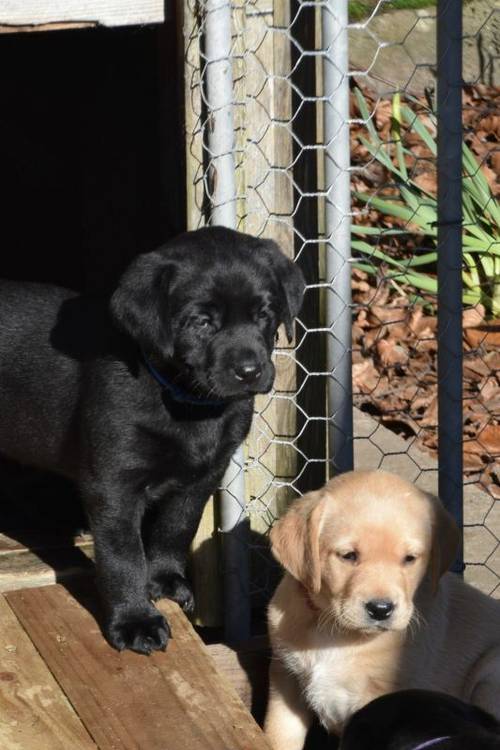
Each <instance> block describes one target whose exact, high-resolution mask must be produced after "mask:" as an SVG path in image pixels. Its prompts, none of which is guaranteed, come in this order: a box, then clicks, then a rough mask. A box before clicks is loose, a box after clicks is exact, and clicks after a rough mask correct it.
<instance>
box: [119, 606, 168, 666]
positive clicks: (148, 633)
mask: <svg viewBox="0 0 500 750" xmlns="http://www.w3.org/2000/svg"><path fill="white" fill-rule="evenodd" d="M106 630H107V636H108V640H109V642H110V643H111V645H112V646H114V647H115V648H116V649H118V651H123V650H124V649H126V648H127V649H130V650H131V651H137V653H139V654H146V655H149V654H150V653H151V652H152V651H165V649H166V647H167V643H168V639H169V638H170V627H169V624H168V622H167V621H166V620H165V618H164V617H163V615H161V614H160V613H159V612H158V610H156V609H155V608H154V607H150V608H147V607H144V609H140V610H132V611H128V612H127V611H124V612H120V613H119V614H117V615H114V616H113V617H112V618H111V620H110V622H109V623H108V626H107V629H106Z"/></svg>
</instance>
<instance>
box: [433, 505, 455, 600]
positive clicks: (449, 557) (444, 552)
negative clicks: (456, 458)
mask: <svg viewBox="0 0 500 750" xmlns="http://www.w3.org/2000/svg"><path fill="white" fill-rule="evenodd" d="M429 498H430V501H431V504H432V509H433V522H432V550H431V559H430V573H431V583H432V590H433V592H434V593H436V592H437V588H438V585H439V579H440V578H441V576H442V575H444V573H446V571H447V570H448V569H449V567H450V565H451V564H452V562H453V560H454V559H455V556H456V554H457V550H458V544H459V541H460V532H459V530H458V526H457V524H456V523H455V519H454V518H453V516H452V515H451V514H450V513H448V511H447V510H446V508H445V507H444V506H443V504H442V503H441V501H440V500H439V498H437V497H435V496H434V495H429Z"/></svg>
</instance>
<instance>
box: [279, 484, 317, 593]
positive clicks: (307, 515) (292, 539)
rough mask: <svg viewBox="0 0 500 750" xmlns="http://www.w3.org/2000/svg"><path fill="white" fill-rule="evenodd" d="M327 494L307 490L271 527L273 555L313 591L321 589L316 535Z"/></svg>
mask: <svg viewBox="0 0 500 750" xmlns="http://www.w3.org/2000/svg"><path fill="white" fill-rule="evenodd" d="M325 503H326V496H325V495H324V494H323V493H322V492H321V491H316V492H309V493H308V494H307V495H304V497H303V498H301V499H300V500H296V501H295V502H294V503H293V504H292V505H291V506H290V508H289V509H288V510H287V512H286V513H285V515H284V516H282V518H280V519H279V521H277V522H276V523H275V524H274V526H273V528H272V529H271V550H272V553H273V555H274V557H275V558H276V559H277V560H278V562H280V563H281V564H282V565H283V567H284V568H285V569H286V570H287V571H288V572H289V573H291V574H292V576H293V577H294V578H296V579H297V580H298V581H300V582H301V583H303V584H304V586H305V587H306V588H307V589H308V590H309V591H311V592H312V593H315V594H317V593H318V592H319V590H320V589H321V560H320V548H319V537H320V532H321V522H322V518H323V513H324V509H325Z"/></svg>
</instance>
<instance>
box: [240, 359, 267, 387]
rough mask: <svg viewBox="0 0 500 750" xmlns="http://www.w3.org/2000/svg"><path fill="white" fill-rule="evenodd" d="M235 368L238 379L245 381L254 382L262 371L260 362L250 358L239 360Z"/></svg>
mask: <svg viewBox="0 0 500 750" xmlns="http://www.w3.org/2000/svg"><path fill="white" fill-rule="evenodd" d="M233 369H234V375H235V377H236V379H237V380H241V381H242V382H243V383H253V382H254V381H255V380H257V378H258V377H260V375H261V373H262V368H261V366H260V365H259V363H258V362H255V361H254V360H250V359H249V360H245V361H243V362H239V363H238V364H237V365H235V366H234V368H233Z"/></svg>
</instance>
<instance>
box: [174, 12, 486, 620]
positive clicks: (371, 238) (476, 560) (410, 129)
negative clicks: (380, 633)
mask: <svg viewBox="0 0 500 750" xmlns="http://www.w3.org/2000/svg"><path fill="white" fill-rule="evenodd" d="M394 5H395V3H392V2H389V1H388V0H380V1H379V2H375V0H373V1H370V0H364V1H363V2H351V3H349V4H347V3H343V2H335V3H330V4H328V3H327V2H313V1H312V0H306V1H304V2H300V1H298V0H251V1H247V2H245V1H244V0H240V1H238V0H233V2H232V3H231V4H230V5H228V4H227V3H225V0H208V2H207V3H206V4H204V5H203V4H202V5H198V4H196V3H194V2H193V0H187V4H186V5H185V7H184V32H185V65H186V68H185V71H186V90H185V93H186V99H185V100H186V125H187V185H188V223H189V228H195V227H197V226H199V225H201V224H203V223H205V222H206V221H207V220H208V217H209V213H210V209H211V206H212V207H213V205H214V204H215V205H217V204H218V201H219V203H220V197H218V195H219V193H218V191H219V190H220V189H221V181H220V180H221V173H220V171H219V168H218V166H219V162H220V159H221V158H227V157H228V156H230V158H231V160H232V163H233V165H234V170H235V172H234V175H235V185H234V189H233V194H232V195H230V196H229V198H228V197H227V195H226V197H225V198H224V201H225V202H226V203H227V202H228V201H229V202H230V203H231V207H232V211H233V217H234V219H233V220H232V223H233V225H234V226H236V227H237V228H239V229H241V230H243V231H246V232H249V233H252V234H255V235H262V236H266V237H271V238H273V239H275V240H277V241H278V242H279V244H280V245H281V247H282V248H283V249H284V251H285V252H286V253H288V254H289V255H290V256H293V257H294V259H295V261H296V262H297V263H298V264H299V265H300V266H301V268H302V270H303V272H304V275H305V277H306V280H307V284H308V286H307V292H306V296H305V302H304V307H303V310H302V312H301V314H300V316H299V319H298V320H297V325H296V337H295V341H294V342H293V345H292V346H290V345H289V344H288V343H287V342H286V341H285V340H284V339H283V338H281V336H280V339H279V341H278V347H277V350H276V355H275V364H276V369H277V377H276V383H275V387H274V390H273V392H272V393H271V394H270V395H269V396H262V397H259V398H258V399H257V401H256V413H255V419H254V424H253V427H252V432H251V435H250V438H249V440H248V442H247V445H246V446H245V449H244V453H243V454H241V457H240V463H241V467H240V469H237V470H236V472H235V473H236V475H238V474H239V473H241V472H243V473H244V479H245V488H246V489H245V494H244V496H241V488H240V490H239V491H234V492H233V491H232V489H231V486H227V487H226V490H228V491H229V494H230V495H231V498H232V500H233V502H236V503H237V505H238V514H239V515H240V517H241V518H243V517H245V518H249V519H250V526H251V530H250V531H249V532H247V533H246V536H245V544H248V545H249V548H251V550H252V554H251V564H252V573H251V584H250V587H251V595H252V600H253V602H254V603H257V604H260V603H263V602H265V600H266V598H267V596H268V595H269V592H270V590H271V589H272V579H273V575H274V573H273V569H272V567H270V566H269V560H268V557H267V554H266V551H265V545H262V543H261V541H260V535H265V534H266V532H267V531H268V529H269V527H270V525H271V524H272V521H273V519H274V518H275V517H276V516H277V515H279V513H280V512H281V511H282V510H283V508H284V507H285V506H286V505H287V504H288V503H289V502H290V500H291V499H292V498H294V497H296V496H297V495H299V494H302V493H304V492H305V491H308V490H310V489H314V488H316V487H318V486H320V485H321V484H322V483H323V482H324V480H325V478H327V476H328V473H329V468H328V465H329V463H330V466H331V464H332V460H330V461H329V457H330V459H332V456H331V454H332V452H333V450H335V455H334V456H333V464H334V465H335V464H336V465H337V467H338V468H346V467H348V465H349V462H350V450H351V447H352V444H351V439H350V437H351V436H350V430H351V427H350V419H351V403H352V402H353V403H354V430H353V437H354V457H355V461H354V463H355V466H356V467H358V468H361V467H367V468H368V467H369V468H377V467H382V468H386V469H389V470H393V471H396V472H398V473H400V474H402V475H404V476H406V477H408V478H409V479H411V480H414V481H415V482H416V483H418V484H419V485H421V486H423V487H425V488H428V489H431V490H432V491H437V474H438V463H437V422H438V404H437V401H438V399H437V392H438V378H437V364H436V362H437V350H438V337H437V323H436V289H437V280H436V262H437V242H438V240H437V233H438V224H439V221H438V214H437V202H436V191H437V174H436V118H435V114H434V113H435V109H436V93H435V92H436V41H435V40H436V7H435V4H434V7H433V4H432V2H429V3H428V5H430V7H422V8H419V9H415V5H422V6H425V3H420V4H419V3H415V2H413V3H408V4H407V5H409V6H413V9H407V10H394V9H393V7H392V6H394ZM398 5H399V6H404V5H405V3H398ZM222 7H225V8H226V9H227V11H228V12H229V13H230V20H231V38H230V53H229V55H225V54H222V53H221V54H220V55H219V57H217V54H216V55H215V58H213V57H212V58H210V56H209V54H207V43H206V24H207V18H208V17H209V15H210V13H212V12H218V10H220V9H221V8H222ZM341 7H342V8H344V16H342V11H341V10H339V9H340V8H341ZM332 8H335V10H334V11H332ZM347 10H348V12H349V16H347ZM498 12H499V4H498V2H497V0H471V2H469V3H467V4H466V5H465V7H464V10H463V14H464V15H463V19H464V37H463V50H464V68H463V70H464V78H465V82H466V85H465V88H464V92H463V122H464V146H463V149H464V150H463V162H462V172H463V175H464V181H463V197H462V211H463V217H464V228H463V234H462V238H463V245H464V254H463V274H462V283H463V294H462V298H463V305H464V308H463V325H464V336H463V356H464V379H463V389H464V401H463V435H464V440H465V446H464V454H463V457H464V479H465V510H464V512H465V560H466V562H467V568H466V578H468V579H469V580H470V581H472V582H473V583H474V584H476V585H478V586H479V587H480V588H482V589H483V590H484V591H486V592H488V593H492V594H493V595H499V594H500V585H499V577H500V544H499V539H500V511H499V508H500V505H499V502H500V470H499V468H498V462H497V461H496V459H498V455H499V453H500V424H499V422H500V388H499V374H498V373H499V368H500V355H499V350H498V336H499V333H498V321H497V322H496V323H495V319H498V318H500V250H499V247H500V246H499V244H498V242H499V228H500V209H499V207H498V203H497V197H498V192H499V186H498V174H499V171H500V154H499V149H498V141H499V137H500V117H499V116H498V110H495V107H496V106H497V105H498V101H499V88H498V83H499V75H500V70H499V68H498V64H497V63H498V52H499V47H498V26H499V16H498ZM495 30H496V31H495ZM221 51H222V48H221ZM210 54H212V55H213V52H212V53H210ZM224 61H225V62H226V63H227V65H226V73H227V70H228V69H229V73H230V75H231V74H232V96H231V102H224V103H223V106H219V107H218V108H217V107H215V109H214V106H213V102H212V101H211V100H210V92H208V93H207V78H208V77H209V73H208V70H209V68H210V65H213V64H220V63H221V62H224ZM229 104H231V105H232V106H231V107H230V109H231V117H232V124H231V126H230V127H231V149H230V154H229V153H228V151H227V150H226V151H224V152H223V153H222V152H220V151H219V152H214V151H213V142H212V141H211V135H212V134H213V131H214V128H215V127H216V121H217V116H218V115H220V114H221V113H223V110H224V107H225V106H226V105H229ZM219 122H220V119H219ZM226 124H227V123H226ZM211 149H212V150H211ZM458 166H459V168H460V165H458ZM346 186H347V193H346ZM349 188H350V191H351V194H350V196H349ZM350 201H351V202H352V203H350ZM351 224H352V227H351ZM350 237H352V245H351V247H352V258H349V247H348V246H349V240H350ZM351 290H352V302H351ZM342 321H343V322H342ZM346 321H347V323H346ZM351 323H352V347H351V342H350V336H351ZM347 329H348V330H347ZM329 341H330V343H328V342H329ZM335 347H336V348H337V350H336V353H335V354H334V359H332V350H335ZM461 354H462V353H461ZM351 357H352V388H353V391H352V400H351ZM341 370H343V371H344V373H343V375H341V374H340V375H339V373H340V371H341ZM346 373H347V374H346ZM332 386H333V387H332ZM332 425H333V429H330V430H329V427H331V426H332ZM329 444H330V445H332V449H331V450H330V448H329ZM335 446H336V447H335ZM339 446H340V447H339ZM233 476H234V473H233ZM231 481H233V480H231ZM202 619H203V617H202ZM209 619H210V618H209Z"/></svg>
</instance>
